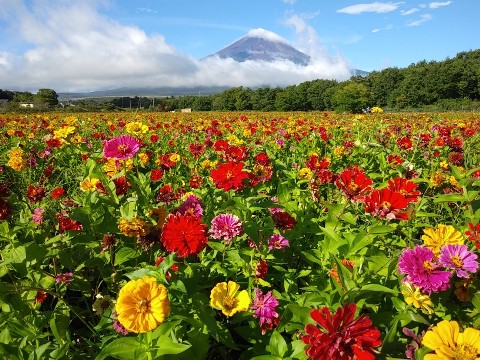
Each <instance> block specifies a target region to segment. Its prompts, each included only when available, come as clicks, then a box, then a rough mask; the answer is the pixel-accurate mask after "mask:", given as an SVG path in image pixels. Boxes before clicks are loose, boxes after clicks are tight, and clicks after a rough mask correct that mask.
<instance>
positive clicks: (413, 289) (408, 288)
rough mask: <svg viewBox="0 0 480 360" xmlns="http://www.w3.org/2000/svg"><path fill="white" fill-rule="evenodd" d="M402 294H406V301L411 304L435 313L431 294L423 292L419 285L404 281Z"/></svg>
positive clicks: (424, 310)
mask: <svg viewBox="0 0 480 360" xmlns="http://www.w3.org/2000/svg"><path fill="white" fill-rule="evenodd" d="M402 294H403V296H405V302H406V303H407V304H409V305H413V306H415V307H416V308H417V309H421V310H422V311H423V312H427V313H429V314H433V309H432V305H433V303H432V300H431V299H430V296H428V295H426V294H423V293H422V292H421V290H420V288H419V287H418V286H415V285H412V284H410V283H409V282H407V281H406V282H404V283H403V289H402Z"/></svg>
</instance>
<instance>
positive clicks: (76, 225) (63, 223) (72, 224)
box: [56, 211, 83, 233]
mask: <svg viewBox="0 0 480 360" xmlns="http://www.w3.org/2000/svg"><path fill="white" fill-rule="evenodd" d="M56 218H57V220H58V231H60V232H61V233H63V232H65V231H81V230H83V226H82V224H81V223H80V222H79V221H77V220H74V219H71V218H69V217H67V216H66V213H65V212H63V211H62V212H60V213H58V214H56Z"/></svg>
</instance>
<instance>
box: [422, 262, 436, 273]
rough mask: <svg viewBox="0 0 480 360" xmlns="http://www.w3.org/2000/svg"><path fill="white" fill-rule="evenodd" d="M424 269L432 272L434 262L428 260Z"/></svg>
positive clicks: (424, 264) (424, 263)
mask: <svg viewBox="0 0 480 360" xmlns="http://www.w3.org/2000/svg"><path fill="white" fill-rule="evenodd" d="M423 268H424V269H425V270H427V271H432V270H433V269H434V267H433V264H432V262H431V261H428V260H425V261H424V262H423Z"/></svg>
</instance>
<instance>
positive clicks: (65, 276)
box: [55, 272, 73, 285]
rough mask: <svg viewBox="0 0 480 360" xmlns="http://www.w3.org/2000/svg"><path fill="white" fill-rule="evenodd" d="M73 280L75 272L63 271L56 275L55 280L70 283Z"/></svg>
mask: <svg viewBox="0 0 480 360" xmlns="http://www.w3.org/2000/svg"><path fill="white" fill-rule="evenodd" d="M72 281H73V274H72V273H71V272H68V273H61V274H58V275H57V276H55V282H57V283H63V284H67V285H68V284H69V283H71V282H72Z"/></svg>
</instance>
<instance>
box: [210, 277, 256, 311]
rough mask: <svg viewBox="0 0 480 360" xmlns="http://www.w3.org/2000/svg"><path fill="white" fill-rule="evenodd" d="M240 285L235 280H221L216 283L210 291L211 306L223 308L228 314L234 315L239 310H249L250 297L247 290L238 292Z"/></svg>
mask: <svg viewBox="0 0 480 360" xmlns="http://www.w3.org/2000/svg"><path fill="white" fill-rule="evenodd" d="M239 289H240V285H239V284H237V283H236V282H234V281H229V282H228V284H227V283H226V282H221V283H218V284H217V285H215V287H214V288H213V289H212V292H211V293H210V306H211V307H213V308H214V309H217V310H222V313H223V314H224V315H226V316H233V315H235V314H236V313H237V312H242V311H247V310H248V307H249V306H250V297H249V296H248V292H247V290H242V291H240V292H238V290H239Z"/></svg>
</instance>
